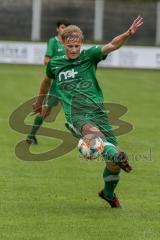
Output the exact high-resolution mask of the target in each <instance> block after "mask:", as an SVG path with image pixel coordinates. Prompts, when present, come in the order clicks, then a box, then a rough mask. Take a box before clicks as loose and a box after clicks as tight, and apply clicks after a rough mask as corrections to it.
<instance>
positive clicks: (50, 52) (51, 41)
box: [45, 38, 55, 57]
mask: <svg viewBox="0 0 160 240" xmlns="http://www.w3.org/2000/svg"><path fill="white" fill-rule="evenodd" d="M54 45H55V41H54V38H50V39H49V41H48V43H47V50H46V53H45V56H47V57H53V56H54Z"/></svg>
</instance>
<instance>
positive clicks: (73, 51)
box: [64, 39, 82, 59]
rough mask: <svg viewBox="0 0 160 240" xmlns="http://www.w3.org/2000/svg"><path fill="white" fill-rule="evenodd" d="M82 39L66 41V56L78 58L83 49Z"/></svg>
mask: <svg viewBox="0 0 160 240" xmlns="http://www.w3.org/2000/svg"><path fill="white" fill-rule="evenodd" d="M81 45H82V41H81V40H80V39H75V40H73V41H66V42H64V48H65V50H66V56H67V58H68V59H76V58H78V56H79V54H80V50H81Z"/></svg>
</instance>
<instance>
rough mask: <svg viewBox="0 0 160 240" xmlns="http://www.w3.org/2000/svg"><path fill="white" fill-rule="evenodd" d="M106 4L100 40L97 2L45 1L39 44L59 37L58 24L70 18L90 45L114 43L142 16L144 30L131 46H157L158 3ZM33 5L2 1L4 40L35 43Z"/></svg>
mask: <svg viewBox="0 0 160 240" xmlns="http://www.w3.org/2000/svg"><path fill="white" fill-rule="evenodd" d="M37 1H38V0H37ZM99 1H101V0H99ZM102 1H103V6H102V7H103V8H102V13H103V16H102V22H101V27H102V34H101V35H102V36H101V37H100V38H96V36H98V33H97V34H95V17H96V12H95V3H96V0H41V11H40V34H39V38H38V39H37V40H39V41H47V40H48V38H49V37H51V36H52V34H55V33H56V30H55V28H56V21H57V20H59V19H61V18H68V19H69V20H70V21H71V23H73V24H76V25H78V26H80V27H81V28H82V30H83V32H84V35H85V40H86V42H93V41H96V40H97V39H99V40H100V42H106V41H110V40H111V39H112V37H114V36H116V35H117V34H120V33H122V32H123V31H125V30H127V28H128V27H129V25H130V23H131V22H132V20H133V19H134V17H136V16H137V15H139V14H140V15H142V16H143V18H144V26H143V28H142V29H141V31H139V32H137V34H136V35H135V36H134V37H133V38H132V39H131V40H130V41H129V42H128V44H131V45H153V46H154V45H155V43H156V31H157V4H156V3H144V2H139V3H130V2H127V3H126V2H121V1H112V0H102ZM33 2H34V0H26V1H22V0H0V40H18V41H30V40H33V38H32V32H33V18H32V17H33V14H32V13H33V8H32V6H33ZM98 11H99V10H98ZM159 27H160V26H159Z"/></svg>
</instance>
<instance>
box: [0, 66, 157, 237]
mask: <svg viewBox="0 0 160 240" xmlns="http://www.w3.org/2000/svg"><path fill="white" fill-rule="evenodd" d="M43 72H44V67H41V66H23V65H22V66H18V65H1V66H0V79H1V88H0V96H1V101H0V104H1V105H0V111H1V116H0V126H1V127H0V129H1V154H0V240H73V239H76V240H93V239H94V240H103V239H109V240H110V239H113V240H119V239H121V240H158V239H160V228H159V223H160V201H159V199H160V191H159V183H160V170H159V169H160V167H159V161H160V151H159V148H160V137H159V133H160V123H159V119H160V111H159V105H160V98H159V89H160V71H147V70H116V69H115V70H113V69H99V70H98V77H99V80H100V85H101V86H102V88H103V92H104V97H105V100H106V101H108V102H113V103H119V104H121V105H124V106H126V107H127V108H128V112H127V113H126V114H125V115H124V116H123V117H122V118H121V119H123V120H124V121H127V122H129V123H131V124H132V125H133V130H132V131H131V132H129V133H127V134H125V135H121V136H119V137H118V141H119V145H120V147H121V149H124V150H125V151H126V152H128V155H129V156H130V162H131V163H132V166H133V168H134V171H133V172H132V173H130V174H126V173H124V172H122V174H121V181H120V183H119V185H118V187H117V194H118V196H119V198H120V200H121V204H122V206H123V208H122V209H111V208H110V207H109V206H108V205H106V203H105V202H103V201H102V200H101V199H99V198H98V197H97V192H98V191H99V190H100V189H101V188H102V186H103V181H102V172H103V168H104V163H103V162H101V161H99V162H97V161H92V162H91V161H82V159H81V158H80V156H79V154H78V151H77V149H74V150H72V151H71V152H69V153H67V154H65V155H63V156H62V157H59V158H57V159H53V160H50V161H23V160H21V159H19V158H18V157H17V156H16V154H15V147H16V145H17V143H19V142H20V141H21V140H23V139H25V134H22V133H19V132H16V131H15V130H13V129H12V128H11V127H10V126H9V117H10V115H11V114H12V112H13V111H15V109H17V108H18V106H20V105H21V104H22V103H25V102H26V101H28V100H29V99H31V98H32V97H33V96H34V95H35V94H36V93H37V91H38V86H39V82H40V80H41V79H42V77H43ZM25 121H26V122H27V123H29V124H31V123H32V121H33V117H29V116H28V117H27V119H26V120H25ZM17 122H18V119H17ZM17 124H19V123H17ZM43 126H44V127H48V128H51V129H52V128H55V129H59V130H64V131H66V130H65V128H64V117H63V114H62V112H61V113H60V114H59V115H58V117H57V119H56V121H55V122H54V123H45V124H44V125H43ZM38 139H39V145H38V146H32V147H31V151H32V152H33V153H35V154H38V153H42V152H46V151H48V150H51V149H53V148H54V147H55V146H57V144H59V143H60V141H59V140H57V139H53V138H51V137H44V136H39V138H38Z"/></svg>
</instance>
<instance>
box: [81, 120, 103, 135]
mask: <svg viewBox="0 0 160 240" xmlns="http://www.w3.org/2000/svg"><path fill="white" fill-rule="evenodd" d="M87 134H94V135H97V136H99V137H104V135H103V134H102V133H101V132H100V130H99V129H98V128H97V127H96V126H94V125H93V124H91V123H87V124H85V125H84V126H83V127H82V135H83V136H84V135H87Z"/></svg>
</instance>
